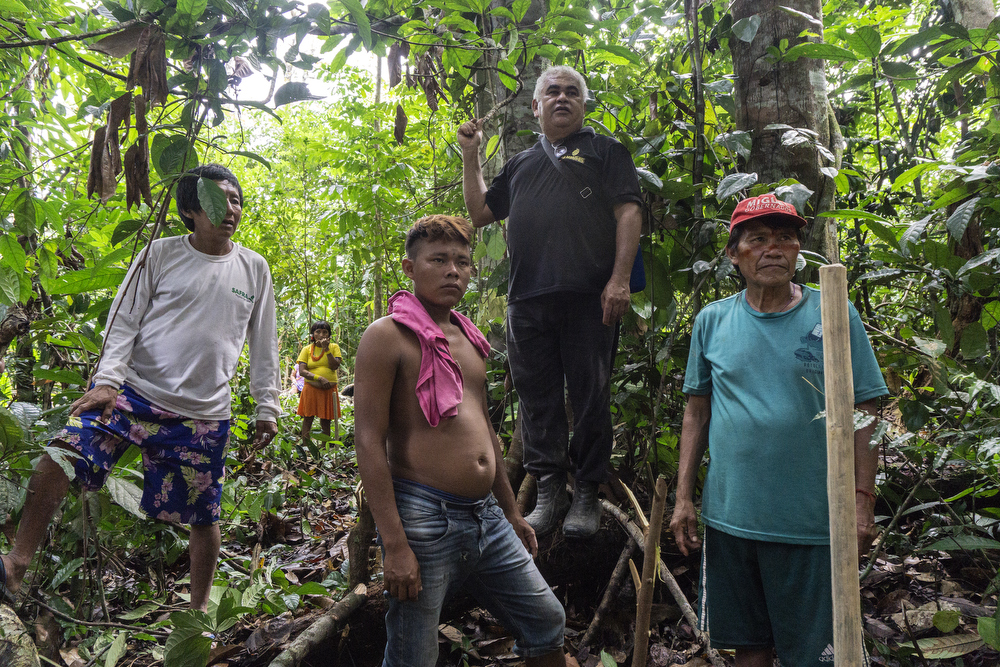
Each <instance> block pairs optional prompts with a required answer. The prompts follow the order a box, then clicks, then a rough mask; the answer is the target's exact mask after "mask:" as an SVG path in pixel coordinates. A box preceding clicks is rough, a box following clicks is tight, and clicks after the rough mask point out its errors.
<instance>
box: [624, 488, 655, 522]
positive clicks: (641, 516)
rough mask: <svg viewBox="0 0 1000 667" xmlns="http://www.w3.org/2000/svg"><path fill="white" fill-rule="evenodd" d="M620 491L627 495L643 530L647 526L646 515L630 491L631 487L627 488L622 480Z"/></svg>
mask: <svg viewBox="0 0 1000 667" xmlns="http://www.w3.org/2000/svg"><path fill="white" fill-rule="evenodd" d="M621 484H622V491H624V492H625V495H626V496H628V501H629V502H630V503H632V509H633V510H635V518H636V519H638V520H639V527H640V528H642V529H643V530H646V529H647V528H649V521H648V520H647V519H646V515H645V514H644V513H643V511H642V506H641V505H639V501H638V499H636V497H635V494H634V493H632V489H630V488H628V485H627V484H626V483H625V482H622V483H621Z"/></svg>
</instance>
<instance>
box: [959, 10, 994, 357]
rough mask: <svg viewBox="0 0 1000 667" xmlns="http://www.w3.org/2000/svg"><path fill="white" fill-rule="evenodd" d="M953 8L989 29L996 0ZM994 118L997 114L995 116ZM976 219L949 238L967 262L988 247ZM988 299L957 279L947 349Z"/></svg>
mask: <svg viewBox="0 0 1000 667" xmlns="http://www.w3.org/2000/svg"><path fill="white" fill-rule="evenodd" d="M951 8H952V12H953V13H954V16H955V21H957V22H958V23H960V24H961V25H962V26H963V27H964V28H966V29H967V30H974V29H977V28H986V27H987V26H988V25H989V24H990V21H992V20H993V17H994V16H995V15H996V8H995V7H994V6H993V0H955V2H952V4H951ZM958 85H959V84H958V83H957V82H956V83H955V87H956V93H959V89H958ZM994 117H996V116H995V115H994ZM963 134H964V133H963ZM960 204H961V202H955V203H954V204H953V205H952V206H951V207H949V215H950V214H951V213H952V212H954V210H955V208H957V207H958V206H959V205H960ZM977 218H978V214H975V217H973V219H972V221H971V222H970V223H969V225H968V227H966V229H965V233H964V234H963V235H962V238H961V240H960V241H958V242H954V241H949V244H950V245H951V246H952V252H954V253H955V255H956V256H958V257H961V258H962V259H964V260H966V261H968V260H970V259H972V258H973V257H977V256H979V255H980V254H982V253H983V251H984V250H985V246H984V245H983V228H982V226H981V225H980V223H979V220H978V219H977ZM949 238H950V237H949ZM986 301H987V299H986V298H984V297H978V296H976V295H975V294H974V293H972V292H971V291H968V290H967V289H966V288H965V287H963V285H962V284H961V283H960V282H957V281H956V282H955V284H954V285H953V286H952V287H951V288H950V289H949V290H948V301H947V307H948V311H949V313H950V314H951V317H952V321H951V325H952V329H953V330H954V332H955V340H954V343H953V344H952V346H951V349H950V350H949V351H948V354H949V355H950V356H952V357H956V356H958V354H959V351H960V350H961V342H962V332H963V331H965V329H966V328H967V327H968V326H969V325H970V324H972V323H974V322H978V321H979V318H980V317H981V316H982V312H983V306H984V305H985V303H986Z"/></svg>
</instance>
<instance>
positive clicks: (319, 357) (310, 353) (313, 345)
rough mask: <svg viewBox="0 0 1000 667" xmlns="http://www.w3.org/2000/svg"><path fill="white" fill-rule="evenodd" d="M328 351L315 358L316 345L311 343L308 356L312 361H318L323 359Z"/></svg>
mask: <svg viewBox="0 0 1000 667" xmlns="http://www.w3.org/2000/svg"><path fill="white" fill-rule="evenodd" d="M328 351H329V350H323V351H322V352H320V353H319V356H318V357H317V356H316V343H313V344H312V346H311V347H310V349H309V356H310V357H312V360H313V361H319V360H320V359H322V358H323V357H325V356H326V353H327V352H328Z"/></svg>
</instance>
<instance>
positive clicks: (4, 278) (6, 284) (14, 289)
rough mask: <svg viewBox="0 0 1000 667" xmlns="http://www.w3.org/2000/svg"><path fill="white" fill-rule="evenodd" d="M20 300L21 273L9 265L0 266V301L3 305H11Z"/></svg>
mask: <svg viewBox="0 0 1000 667" xmlns="http://www.w3.org/2000/svg"><path fill="white" fill-rule="evenodd" d="M22 271H23V269H22ZM20 300H21V273H20V272H19V271H15V270H14V269H12V268H10V267H9V266H0V303H2V304H3V305H5V306H13V305H14V304H15V303H18V302H20Z"/></svg>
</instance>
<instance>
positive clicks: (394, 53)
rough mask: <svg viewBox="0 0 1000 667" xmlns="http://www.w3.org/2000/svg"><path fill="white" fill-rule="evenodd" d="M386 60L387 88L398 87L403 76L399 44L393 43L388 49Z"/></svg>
mask: <svg viewBox="0 0 1000 667" xmlns="http://www.w3.org/2000/svg"><path fill="white" fill-rule="evenodd" d="M386 60H387V62H388V65H389V87H390V88H395V87H396V86H398V85H399V82H400V81H401V80H402V76H403V63H402V54H401V53H400V48H399V42H395V43H393V44H392V45H391V46H390V47H389V56H388V58H387V59H386Z"/></svg>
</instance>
